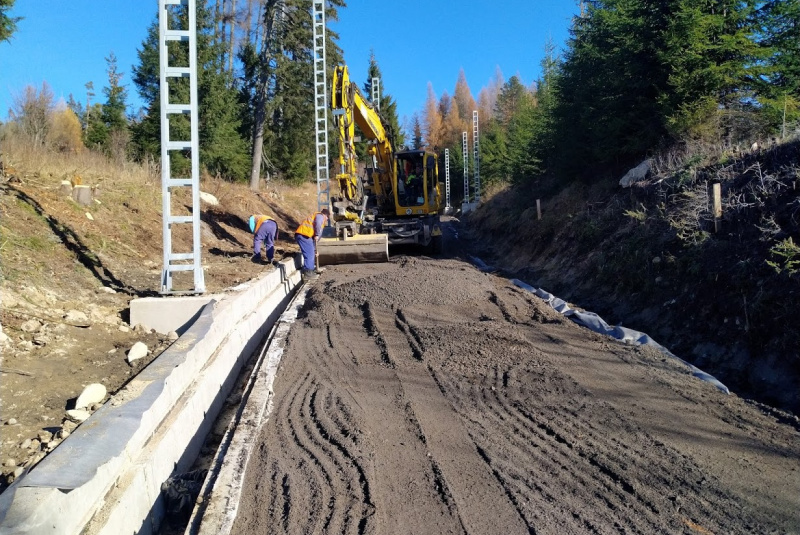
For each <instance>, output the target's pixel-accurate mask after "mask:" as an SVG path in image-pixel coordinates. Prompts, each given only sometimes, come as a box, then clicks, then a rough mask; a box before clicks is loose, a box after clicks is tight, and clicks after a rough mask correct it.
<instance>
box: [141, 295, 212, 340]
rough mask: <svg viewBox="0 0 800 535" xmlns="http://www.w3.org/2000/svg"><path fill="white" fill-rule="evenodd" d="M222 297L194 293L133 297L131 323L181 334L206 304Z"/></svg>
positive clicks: (163, 332) (157, 330)
mask: <svg viewBox="0 0 800 535" xmlns="http://www.w3.org/2000/svg"><path fill="white" fill-rule="evenodd" d="M220 297H221V296H218V295H217V296H214V295H192V296H182V297H171V296H165V297H141V298H138V299H132V300H131V303H130V315H131V322H130V323H131V326H132V327H135V326H136V325H139V324H141V325H144V326H145V327H147V328H148V329H154V330H155V331H156V332H157V333H161V334H167V333H169V332H170V331H175V332H176V333H178V334H179V335H180V334H183V333H185V332H186V330H187V329H188V328H189V326H190V325H191V324H192V323H193V322H194V321H195V320H196V319H197V317H198V316H199V315H200V310H202V308H203V307H204V306H206V305H207V304H208V303H210V302H211V300H212V299H220Z"/></svg>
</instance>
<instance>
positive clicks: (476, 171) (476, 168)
mask: <svg viewBox="0 0 800 535" xmlns="http://www.w3.org/2000/svg"><path fill="white" fill-rule="evenodd" d="M472 169H473V176H474V177H475V181H474V184H475V202H481V172H480V169H481V166H480V157H479V156H478V110H473V112H472Z"/></svg>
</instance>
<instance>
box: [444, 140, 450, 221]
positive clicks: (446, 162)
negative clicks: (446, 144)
mask: <svg viewBox="0 0 800 535" xmlns="http://www.w3.org/2000/svg"><path fill="white" fill-rule="evenodd" d="M444 191H445V200H446V202H447V204H446V206H445V208H448V209H449V208H450V149H444Z"/></svg>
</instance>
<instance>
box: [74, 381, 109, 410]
mask: <svg viewBox="0 0 800 535" xmlns="http://www.w3.org/2000/svg"><path fill="white" fill-rule="evenodd" d="M107 392H108V391H107V390H106V387H105V386H103V385H101V384H100V383H92V384H90V385H88V386H87V387H86V388H84V389H83V392H81V395H80V396H78V400H77V401H76V402H75V408H76V409H85V408H86V407H88V406H89V405H91V404H92V403H100V402H101V401H103V400H104V399H105V398H106V393H107Z"/></svg>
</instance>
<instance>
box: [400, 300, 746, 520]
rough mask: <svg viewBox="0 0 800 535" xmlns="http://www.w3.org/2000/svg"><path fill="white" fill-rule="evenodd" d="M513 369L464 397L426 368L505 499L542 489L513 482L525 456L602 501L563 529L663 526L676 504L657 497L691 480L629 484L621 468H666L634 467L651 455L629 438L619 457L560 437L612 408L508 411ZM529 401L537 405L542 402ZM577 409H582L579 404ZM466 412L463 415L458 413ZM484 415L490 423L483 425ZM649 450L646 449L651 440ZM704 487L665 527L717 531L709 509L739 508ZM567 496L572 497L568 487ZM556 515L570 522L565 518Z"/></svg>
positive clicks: (614, 444) (505, 312)
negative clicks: (497, 440) (496, 441)
mask: <svg viewBox="0 0 800 535" xmlns="http://www.w3.org/2000/svg"><path fill="white" fill-rule="evenodd" d="M489 300H490V301H491V302H492V303H494V304H495V305H496V306H498V308H499V309H500V311H501V314H502V316H503V318H504V319H505V320H506V321H509V322H511V323H512V324H517V323H521V322H518V321H516V320H515V318H514V317H513V314H512V313H511V312H510V307H509V306H507V305H506V304H505V302H504V301H503V300H502V299H501V298H500V297H499V296H498V294H497V293H495V292H492V293H491V296H490V299H489ZM405 332H407V333H411V332H413V333H419V327H414V326H408V328H407V329H406V330H405ZM421 338H422V337H421V336H420V335H419V334H416V335H415V336H414V341H415V342H416V343H420V342H421ZM513 372H514V369H513V368H508V369H505V370H503V371H501V368H500V367H499V366H496V367H495V370H494V381H493V382H492V383H490V384H489V385H488V386H487V385H481V386H480V387H473V388H472V389H470V390H469V394H466V395H465V394H464V389H463V383H461V382H459V381H456V384H455V385H448V383H447V382H446V381H443V380H441V379H440V378H438V377H437V374H436V372H435V371H434V370H433V369H431V373H432V374H433V375H434V377H436V379H437V383H438V384H439V386H440V389H441V391H442V394H443V395H445V396H446V397H448V398H452V399H456V400H459V401H456V402H454V407H455V408H456V410H460V414H461V416H462V418H464V419H465V420H466V421H469V422H471V423H472V424H473V425H475V426H476V428H477V430H478V431H477V432H476V430H475V429H473V428H471V427H470V435H471V437H472V438H473V440H475V442H476V444H477V445H478V447H479V448H480V451H481V452H482V455H483V456H484V457H485V459H486V461H487V463H488V464H490V465H491V466H492V468H493V470H494V472H495V474H496V476H497V478H498V480H499V481H501V483H502V484H503V485H504V487H505V488H506V490H507V492H508V493H509V494H510V495H511V496H512V500H513V501H514V503H520V504H524V503H527V495H529V494H531V491H533V490H537V491H541V490H542V489H544V486H543V485H541V484H540V485H537V486H536V487H535V488H531V487H530V486H529V484H527V483H526V484H524V485H522V486H520V485H519V483H520V482H523V481H525V480H526V478H529V475H530V474H529V473H525V472H520V471H519V470H516V468H515V467H516V466H518V465H520V464H521V465H522V466H528V465H529V463H528V462H523V463H519V460H520V458H522V459H525V458H530V459H531V463H532V464H533V463H536V462H538V463H539V466H541V467H542V469H543V470H545V471H546V472H547V473H549V474H551V476H553V477H558V479H559V484H560V485H562V484H563V483H564V476H565V474H569V477H571V478H573V479H574V482H573V483H569V482H567V487H568V488H572V489H575V488H577V489H579V493H578V495H579V496H583V497H582V498H581V499H584V500H586V501H595V502H600V503H603V504H604V507H605V508H606V510H607V511H606V513H605V514H604V513H603V509H602V508H592V509H591V511H590V512H589V514H588V515H584V514H582V513H574V514H573V516H572V518H573V519H574V520H575V523H573V524H572V525H562V528H563V529H565V530H567V531H575V532H586V531H588V532H591V533H605V532H613V531H615V530H617V529H624V530H625V531H626V532H631V533H652V532H657V531H659V530H660V529H663V527H664V518H663V513H664V512H666V511H669V510H670V509H674V508H675V507H676V504H675V503H670V502H669V500H667V499H666V498H665V497H664V493H665V492H667V493H669V491H670V489H671V488H676V487H677V488H685V487H692V486H693V483H692V482H691V481H687V480H680V481H675V480H672V481H662V482H661V483H662V485H659V486H655V487H654V486H650V485H641V484H636V483H634V482H633V481H631V480H629V479H628V478H627V476H626V471H627V467H628V466H629V465H631V464H634V465H636V470H635V473H636V474H645V475H646V476H647V479H648V480H650V481H651V482H656V481H658V479H659V476H658V474H660V473H669V468H670V467H668V466H665V465H664V464H663V463H660V462H659V463H653V462H652V460H649V461H648V463H647V465H643V464H640V463H638V459H639V458H648V457H649V456H651V455H652V452H651V451H645V447H644V446H640V445H639V443H640V442H639V440H636V441H633V447H632V446H631V441H628V443H627V444H626V445H625V454H624V455H619V456H618V455H616V454H615V452H616V451H618V450H620V449H621V448H620V446H621V445H620V443H619V441H618V440H617V439H616V438H615V437H611V438H610V440H605V441H593V442H588V443H586V444H583V445H574V444H573V443H572V441H571V440H570V439H568V438H565V435H566V436H567V437H569V436H572V437H581V436H585V433H586V432H587V431H588V429H589V428H590V427H591V425H592V423H591V418H593V417H594V416H597V414H599V413H603V418H604V420H605V423H606V425H608V420H609V419H611V418H616V419H618V420H620V419H619V417H618V415H616V414H614V412H613V410H612V409H611V408H610V407H607V406H606V407H603V408H602V409H601V411H599V412H598V413H594V412H593V413H590V416H589V418H588V419H587V418H582V417H578V415H577V413H569V412H566V411H561V412H557V411H552V410H549V408H546V409H545V410H542V409H539V411H538V413H540V414H541V415H542V416H538V415H536V414H533V413H530V412H528V411H525V410H524V409H523V410H518V409H517V408H516V407H515V405H519V403H518V402H515V401H510V400H508V399H506V392H507V387H508V383H509V377H510V376H511V375H512V374H513ZM551 373H555V372H554V371H552V372H551ZM555 374H556V375H558V374H557V373H555ZM558 381H559V382H561V383H563V385H562V387H561V390H562V391H564V392H565V393H566V394H567V395H568V396H569V397H570V398H571V399H568V400H565V401H570V402H572V403H574V402H575V401H576V396H584V397H586V396H588V393H586V392H580V391H579V389H577V383H575V382H574V381H572V380H570V379H567V378H561V379H558ZM572 390H575V391H574V392H573V391H572ZM450 392H455V395H451V394H450ZM465 400H466V401H465ZM475 400H479V405H480V407H479V409H478V410H477V411H475V406H474V405H475ZM536 401H538V402H543V401H544V400H541V399H540V400H536ZM549 402H550V403H552V402H553V400H552V399H550V400H549ZM527 405H530V403H527ZM584 406H586V403H585V402H584ZM465 407H466V408H468V410H466V411H465V410H463V409H464V408H465ZM470 412H477V413H478V414H479V415H481V419H482V421H479V420H478V419H476V418H470V417H469V415H468V413H470ZM465 413H466V414H465ZM487 418H488V419H489V420H491V421H490V422H487V421H486V419H487ZM550 422H558V425H559V429H560V428H564V434H562V433H561V432H559V430H558V429H555V428H554V427H553V426H552V425H550ZM615 426H618V427H623V428H625V431H626V437H630V436H634V437H636V436H637V433H636V431H635V430H633V429H631V428H630V426H628V425H625V423H624V422H623V421H621V420H620V421H619V422H617V423H616V424H615ZM468 427H469V426H468ZM509 431H511V433H509ZM595 435H596V433H595ZM496 436H502V437H503V440H502V452H504V453H503V454H501V455H494V454H492V453H490V452H494V451H497V448H491V446H492V442H493V441H492V437H496ZM508 437H511V438H510V439H509V438H508ZM637 438H638V437H637ZM645 438H646V439H647V438H649V437H645ZM509 441H510V442H511V447H513V448H516V451H517V453H516V454H512V455H509V454H508V453H507V451H508V449H509V446H510V445H509V444H508V442H509ZM649 446H650V447H651V448H652V441H651V444H649ZM490 448H491V449H490ZM656 449H658V448H656ZM660 449H662V450H663V449H664V448H663V447H662V448H660ZM660 453H661V455H660V456H667V457H671V458H672V460H673V461H674V460H675V457H676V456H675V455H665V452H660ZM660 456H659V457H660ZM684 472H689V473H691V472H694V473H699V469H698V467H696V466H688V467H686V468H685V469H684ZM638 477H641V475H639V476H638ZM651 485H652V483H651ZM703 485H704V486H705V487H706V488H705V489H704V497H705V500H704V501H703V504H704V505H705V506H703V507H700V508H697V507H687V506H686V505H684V506H683V514H682V515H674V516H673V518H672V522H671V529H676V530H680V529H683V528H684V527H685V526H686V525H689V524H687V522H688V523H691V524H692V525H695V526H712V527H713V528H715V529H718V527H717V526H719V523H718V521H719V515H718V514H717V512H716V511H719V510H723V511H724V510H726V509H727V508H730V507H741V505H740V504H737V503H735V502H734V503H731V502H732V500H731V498H730V497H729V496H725V495H721V494H720V493H719V492H718V491H717V490H716V488H715V487H714V485H713V484H711V483H710V482H709V481H708V480H705V479H704V480H703ZM571 495H572V497H574V496H575V492H574V490H573V491H572V492H571ZM560 498H563V496H562V497H559V498H556V497H555V496H554V495H553V494H552V493H549V500H548V501H551V502H557V501H558V500H559V499H560ZM673 498H674V496H673ZM692 505H694V504H692ZM621 511H625V514H624V515H621V514H620V512H621ZM559 517H560V518H562V519H563V518H569V516H568V515H567V516H564V515H560V516H559ZM529 523H532V524H533V525H534V527H535V522H533V520H530V519H529ZM743 532H747V530H745V531H743Z"/></svg>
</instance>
